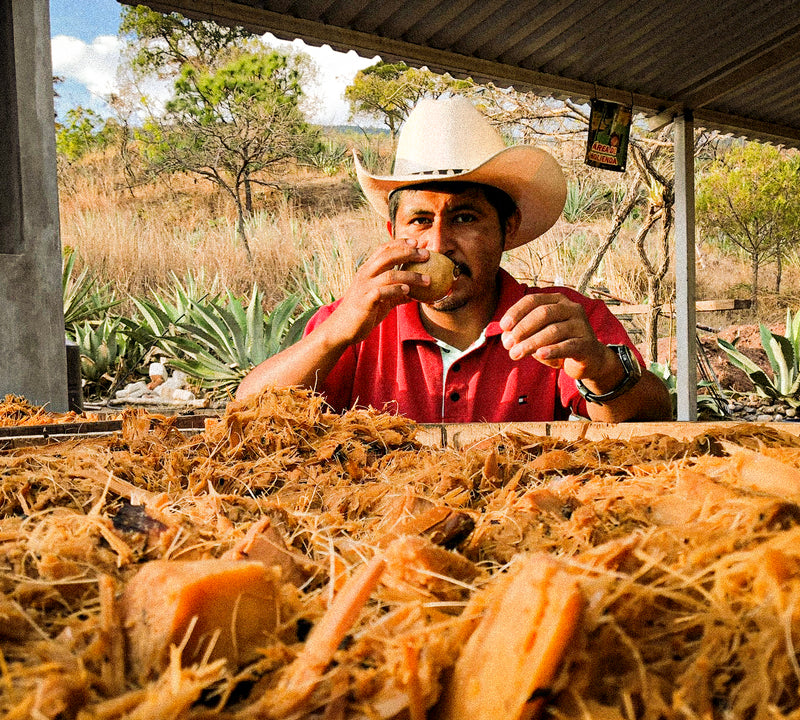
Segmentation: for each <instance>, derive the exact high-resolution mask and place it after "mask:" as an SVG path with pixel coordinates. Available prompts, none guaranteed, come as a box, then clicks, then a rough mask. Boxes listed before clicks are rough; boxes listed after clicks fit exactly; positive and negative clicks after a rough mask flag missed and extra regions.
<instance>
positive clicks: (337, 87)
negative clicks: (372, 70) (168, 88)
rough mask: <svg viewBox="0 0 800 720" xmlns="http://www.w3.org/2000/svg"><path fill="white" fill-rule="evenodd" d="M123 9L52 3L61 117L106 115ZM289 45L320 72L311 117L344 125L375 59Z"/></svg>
mask: <svg viewBox="0 0 800 720" xmlns="http://www.w3.org/2000/svg"><path fill="white" fill-rule="evenodd" d="M122 7H123V6H122V5H120V4H119V3H118V2H116V0H50V36H51V38H52V43H53V74H54V75H57V76H59V77H62V78H64V82H62V83H60V84H59V85H58V88H57V92H58V94H59V97H58V98H57V99H56V112H57V113H58V116H59V117H63V116H64V113H65V112H66V111H67V110H69V108H71V107H75V106H76V105H82V106H84V107H88V108H91V109H93V110H95V111H97V112H99V113H101V114H106V112H107V105H106V104H105V98H107V97H108V96H109V94H110V93H112V92H114V91H115V90H116V89H117V64H118V62H119V53H120V43H119V40H118V38H117V30H118V29H119V21H120V13H121V11H122ZM266 40H267V42H268V43H269V44H270V45H271V46H273V47H287V46H289V43H284V42H282V41H279V40H276V39H275V38H274V37H272V36H266ZM292 45H294V46H295V47H298V48H300V49H301V50H303V51H305V52H307V53H308V54H309V55H311V57H312V59H313V60H314V61H315V62H316V65H317V68H318V74H317V77H316V78H315V82H314V83H313V84H312V85H310V86H309V87H306V88H305V90H306V94H307V95H308V96H310V98H311V99H312V101H313V102H314V111H313V119H314V120H315V121H316V122H319V123H326V124H338V123H344V122H347V105H346V103H345V101H344V100H343V98H342V93H343V92H344V89H345V87H346V86H347V85H348V84H349V83H350V82H351V80H352V79H353V76H354V75H355V74H356V72H357V71H358V70H359V69H361V68H364V67H367V66H368V65H371V64H372V63H374V62H375V61H376V59H377V58H361V57H359V56H358V55H356V54H355V53H354V52H349V53H346V54H345V53H339V52H335V51H334V50H331V49H330V48H329V47H327V46H324V47H322V48H313V47H310V46H306V45H305V44H303V43H302V42H300V41H299V40H297V41H295V42H294V43H292Z"/></svg>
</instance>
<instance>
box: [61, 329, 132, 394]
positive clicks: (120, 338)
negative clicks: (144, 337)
mask: <svg viewBox="0 0 800 720" xmlns="http://www.w3.org/2000/svg"><path fill="white" fill-rule="evenodd" d="M120 330H121V326H120V321H119V318H112V317H105V318H103V320H101V321H100V322H99V323H96V324H92V323H90V322H89V321H88V320H84V321H83V322H82V323H80V324H78V325H75V326H74V333H75V341H76V342H77V343H78V348H79V349H80V353H81V377H82V378H83V380H84V393H85V394H86V395H89V396H91V395H98V394H102V393H106V392H108V391H109V389H110V388H113V387H114V386H115V385H117V383H118V381H119V379H120V378H121V377H123V376H127V375H128V373H129V369H130V367H131V366H135V365H136V364H137V362H138V358H134V359H133V360H132V362H131V364H129V363H128V362H127V361H126V358H125V355H126V352H127V351H128V350H129V343H128V342H127V339H126V337H125V335H124V334H123V333H122V332H120Z"/></svg>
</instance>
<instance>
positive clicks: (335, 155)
mask: <svg viewBox="0 0 800 720" xmlns="http://www.w3.org/2000/svg"><path fill="white" fill-rule="evenodd" d="M346 159H347V146H346V145H344V144H343V143H340V142H338V141H336V140H332V139H330V138H325V139H324V140H322V141H321V142H319V143H318V144H317V146H316V147H315V148H314V149H313V151H311V152H309V154H308V157H307V162H308V163H309V165H311V166H312V167H315V168H316V169H317V170H320V171H321V172H323V173H325V174H326V175H336V173H338V172H339V170H340V169H341V167H342V165H344V163H345V160H346Z"/></svg>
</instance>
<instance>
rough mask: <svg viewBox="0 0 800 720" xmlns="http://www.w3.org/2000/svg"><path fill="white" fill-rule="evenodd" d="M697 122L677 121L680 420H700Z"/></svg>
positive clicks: (682, 118)
mask: <svg viewBox="0 0 800 720" xmlns="http://www.w3.org/2000/svg"><path fill="white" fill-rule="evenodd" d="M694 244H695V237H694V122H693V120H692V115H691V112H689V111H686V112H684V114H683V115H679V116H678V117H676V118H675V285H676V306H677V317H676V323H675V335H676V338H675V340H676V345H677V354H678V358H677V364H678V367H677V382H678V420H697V349H696V344H697V321H696V306H695V247H694Z"/></svg>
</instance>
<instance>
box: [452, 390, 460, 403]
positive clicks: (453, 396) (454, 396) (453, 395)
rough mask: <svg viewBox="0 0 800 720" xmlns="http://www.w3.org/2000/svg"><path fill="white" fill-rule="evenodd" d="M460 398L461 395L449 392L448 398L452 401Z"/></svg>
mask: <svg viewBox="0 0 800 720" xmlns="http://www.w3.org/2000/svg"><path fill="white" fill-rule="evenodd" d="M460 398H461V395H459V394H458V393H457V392H451V393H450V399H451V400H452V401H453V402H458V400H459V399H460Z"/></svg>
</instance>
